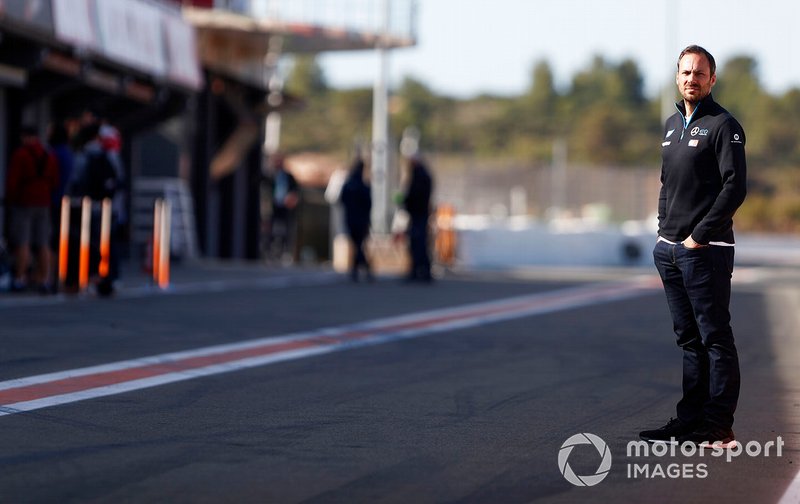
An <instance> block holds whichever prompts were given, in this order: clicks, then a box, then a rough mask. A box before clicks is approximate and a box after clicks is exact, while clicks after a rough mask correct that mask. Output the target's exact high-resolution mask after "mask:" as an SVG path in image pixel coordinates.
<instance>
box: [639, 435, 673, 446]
mask: <svg viewBox="0 0 800 504" xmlns="http://www.w3.org/2000/svg"><path fill="white" fill-rule="evenodd" d="M639 439H641V440H642V441H647V442H648V443H650V444H665V445H679V444H680V443H679V442H678V439H677V438H670V439H655V438H648V437H643V436H639Z"/></svg>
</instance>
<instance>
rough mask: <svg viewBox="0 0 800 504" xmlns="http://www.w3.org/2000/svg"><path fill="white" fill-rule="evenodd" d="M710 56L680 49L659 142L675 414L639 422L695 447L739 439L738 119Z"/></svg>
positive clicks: (742, 185)
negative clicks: (674, 98)
mask: <svg viewBox="0 0 800 504" xmlns="http://www.w3.org/2000/svg"><path fill="white" fill-rule="evenodd" d="M716 81H717V76H716V63H715V61H714V57H713V56H712V55H711V54H710V53H709V52H708V51H706V50H705V49H703V48H702V47H699V46H696V45H692V46H689V47H687V48H686V49H684V50H683V51H682V52H681V54H680V56H679V58H678V73H677V76H676V83H677V85H678V90H679V91H680V93H681V96H682V97H683V100H682V101H680V102H679V103H677V109H678V111H677V112H676V113H675V114H674V115H673V116H672V117H670V118H669V119H667V122H666V127H665V128H664V137H663V140H662V143H661V146H662V148H661V154H662V160H663V161H662V167H661V184H662V186H661V193H660V195H659V200H658V241H657V242H656V245H655V249H654V251H653V256H654V260H655V264H656V268H657V269H658V272H659V274H660V276H661V280H662V282H663V284H664V291H665V293H666V296H667V304H668V305H669V309H670V312H671V314H672V320H673V328H674V331H675V334H676V336H677V343H678V346H680V347H681V349H682V350H683V397H682V398H681V399H680V401H678V404H677V408H676V410H677V418H674V419H670V421H669V422H667V424H666V425H664V426H663V427H661V428H658V429H654V430H647V431H642V432H641V433H640V434H639V436H640V437H641V438H642V439H644V440H645V441H650V442H658V443H673V444H674V443H692V444H698V445H700V446H704V445H710V444H713V443H719V444H720V445H721V446H722V447H726V446H731V445H732V444H733V443H735V441H734V440H735V436H734V433H733V429H732V427H733V414H734V412H735V410H736V405H737V402H738V399H739V387H740V375H739V357H738V353H737V350H736V345H735V344H734V338H733V331H732V330H731V325H730V321H731V315H730V309H729V305H730V295H731V276H732V273H733V245H734V236H733V216H734V214H735V213H736V210H737V209H738V208H739V206H740V205H741V204H742V202H743V201H744V198H745V194H746V176H747V167H746V161H745V150H744V145H745V135H744V130H743V129H742V126H741V125H740V124H739V123H738V122H737V121H736V119H734V117H733V116H732V115H731V114H730V113H729V112H728V111H727V110H725V109H724V108H722V107H721V106H720V105H718V104H717V103H716V102H715V101H714V98H713V97H712V95H711V88H713V87H714V84H716Z"/></svg>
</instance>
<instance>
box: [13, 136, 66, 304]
mask: <svg viewBox="0 0 800 504" xmlns="http://www.w3.org/2000/svg"><path fill="white" fill-rule="evenodd" d="M21 140H22V144H21V145H20V146H19V147H18V148H17V149H16V150H15V151H14V152H13V154H12V155H11V162H10V163H9V166H8V175H7V180H6V194H7V197H8V201H9V203H10V205H11V227H10V236H9V237H10V239H11V242H12V244H13V246H14V253H15V254H14V255H15V276H14V283H13V285H12V290H15V291H22V290H24V289H25V288H26V287H27V281H26V275H27V272H28V267H29V266H30V260H31V248H32V247H33V248H35V249H36V250H38V261H37V263H36V270H35V272H34V276H33V279H32V280H33V282H34V283H35V284H37V285H38V286H39V288H40V289H41V290H42V291H43V292H48V291H50V290H52V282H51V279H50V263H51V256H52V254H51V251H50V245H49V239H50V227H51V222H50V206H51V195H52V193H53V191H55V190H56V188H57V187H58V161H57V160H56V157H55V156H54V155H53V154H52V153H51V152H49V151H48V150H47V149H45V148H44V146H43V145H42V142H41V141H40V140H39V137H38V136H37V133H36V129H35V128H31V127H23V128H22V135H21Z"/></svg>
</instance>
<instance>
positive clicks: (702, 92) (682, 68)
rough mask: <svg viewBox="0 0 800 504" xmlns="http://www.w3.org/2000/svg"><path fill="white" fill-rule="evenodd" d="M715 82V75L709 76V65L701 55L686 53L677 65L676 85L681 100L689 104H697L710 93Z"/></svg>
mask: <svg viewBox="0 0 800 504" xmlns="http://www.w3.org/2000/svg"><path fill="white" fill-rule="evenodd" d="M716 82H717V76H716V74H713V75H712V74H711V65H710V64H709V62H708V59H707V58H706V57H705V56H704V55H702V54H696V53H687V54H684V55H683V58H681V60H680V62H679V63H678V75H677V76H676V77H675V83H676V84H677V85H678V91H680V93H681V96H683V99H684V100H685V101H686V102H687V103H690V104H693V105H694V104H697V103H699V102H700V101H701V100H703V98H705V97H706V96H708V95H709V94H710V93H711V88H712V87H714V84H716Z"/></svg>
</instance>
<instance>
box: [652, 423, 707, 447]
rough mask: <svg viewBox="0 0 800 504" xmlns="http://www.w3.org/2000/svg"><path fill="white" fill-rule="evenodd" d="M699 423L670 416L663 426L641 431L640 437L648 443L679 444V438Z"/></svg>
mask: <svg viewBox="0 0 800 504" xmlns="http://www.w3.org/2000/svg"><path fill="white" fill-rule="evenodd" d="M695 427H697V424H693V423H692V424H687V423H685V422H682V421H680V420H678V419H677V418H670V419H669V422H667V424H666V425H665V426H663V427H660V428H658V429H653V430H646V431H642V432H640V433H639V438H641V439H642V440H644V441H647V442H648V443H667V444H678V439H679V438H681V437H683V436H686V435H687V434H689V433H691V432H692V431H693V430H694V429H695Z"/></svg>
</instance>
